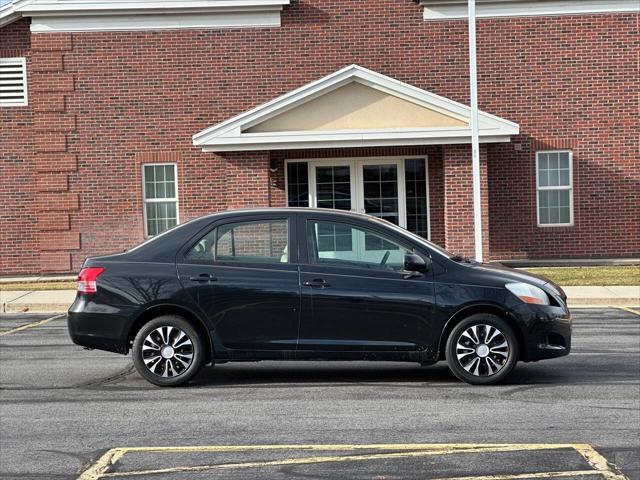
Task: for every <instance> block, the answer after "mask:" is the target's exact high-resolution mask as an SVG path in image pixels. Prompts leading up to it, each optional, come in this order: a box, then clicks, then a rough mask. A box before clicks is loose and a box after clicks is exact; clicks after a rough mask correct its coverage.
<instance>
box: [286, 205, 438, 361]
mask: <svg viewBox="0 0 640 480" xmlns="http://www.w3.org/2000/svg"><path fill="white" fill-rule="evenodd" d="M300 217H301V218H300V220H299V223H298V232H299V238H300V246H301V247H302V248H301V255H302V256H303V257H304V259H305V260H306V261H305V262H301V265H300V282H301V295H302V296H301V299H302V304H301V307H302V310H301V317H300V335H299V346H298V350H299V351H300V350H325V351H396V352H399V351H417V350H420V351H424V350H425V349H428V348H430V347H433V345H434V344H435V343H436V342H437V338H436V334H437V332H436V329H435V328H433V325H432V318H431V317H432V312H433V307H434V287H433V281H432V274H431V272H430V271H426V272H424V273H420V274H414V275H411V274H409V273H408V272H405V271H404V257H405V254H406V253H411V252H412V251H413V248H412V247H411V246H410V245H406V243H405V242H404V241H403V240H399V239H398V238H396V237H395V236H394V235H393V234H392V233H388V232H387V233H385V232H382V231H381V230H379V229H374V228H369V227H366V226H365V225H363V224H358V223H355V224H354V223H349V222H346V221H343V220H339V221H335V220H332V219H330V217H324V218H323V217H317V218H314V217H313V216H308V217H307V218H304V217H305V216H302V215H301V216H300Z"/></svg>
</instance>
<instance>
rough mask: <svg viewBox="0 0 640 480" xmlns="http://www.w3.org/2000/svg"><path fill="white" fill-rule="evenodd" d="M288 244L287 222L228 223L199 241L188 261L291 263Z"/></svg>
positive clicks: (188, 255) (189, 254)
mask: <svg viewBox="0 0 640 480" xmlns="http://www.w3.org/2000/svg"><path fill="white" fill-rule="evenodd" d="M288 243H289V228H288V222H287V220H260V221H252V222H238V223H229V224H226V225H221V226H219V227H218V228H215V229H214V230H211V231H210V232H209V233H207V234H206V235H205V236H204V237H202V238H201V239H200V240H198V242H197V243H196V244H195V245H194V246H193V247H191V249H190V250H189V251H188V252H187V254H186V255H185V260H186V261H187V262H188V263H214V262H215V261H223V262H245V263H250V262H258V263H288V262H289V246H288Z"/></svg>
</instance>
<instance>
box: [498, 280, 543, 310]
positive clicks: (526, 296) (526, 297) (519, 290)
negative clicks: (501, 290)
mask: <svg viewBox="0 0 640 480" xmlns="http://www.w3.org/2000/svg"><path fill="white" fill-rule="evenodd" d="M505 287H506V288H507V290H509V291H510V292H511V293H513V294H514V295H515V296H516V297H518V298H519V299H520V300H522V301H523V302H524V303H533V304H536V305H549V304H550V303H551V302H550V301H549V296H548V295H547V293H546V292H545V291H544V290H542V289H541V288H538V287H536V286H535V285H530V284H528V283H507V284H506V285H505Z"/></svg>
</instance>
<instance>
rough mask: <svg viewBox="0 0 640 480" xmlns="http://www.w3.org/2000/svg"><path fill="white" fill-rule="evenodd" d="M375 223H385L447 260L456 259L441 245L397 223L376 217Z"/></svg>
mask: <svg viewBox="0 0 640 480" xmlns="http://www.w3.org/2000/svg"><path fill="white" fill-rule="evenodd" d="M375 221H379V222H381V223H384V224H385V226H387V227H391V228H393V229H394V230H396V231H398V232H400V233H402V234H403V235H404V236H405V237H410V238H411V239H412V240H414V241H416V242H418V243H420V244H421V245H424V246H425V247H427V248H428V249H429V250H433V251H435V252H437V253H438V254H440V255H442V256H443V257H445V258H454V257H456V255H455V254H453V253H451V252H449V251H447V250H445V249H444V248H442V247H440V246H439V245H436V244H435V243H433V242H430V241H429V240H427V239H426V238H424V237H421V236H420V235H417V234H415V233H413V232H411V231H409V230H407V229H406V228H402V227H399V226H398V225H396V224H395V223H391V222H390V221H388V220H385V219H384V218H378V217H375Z"/></svg>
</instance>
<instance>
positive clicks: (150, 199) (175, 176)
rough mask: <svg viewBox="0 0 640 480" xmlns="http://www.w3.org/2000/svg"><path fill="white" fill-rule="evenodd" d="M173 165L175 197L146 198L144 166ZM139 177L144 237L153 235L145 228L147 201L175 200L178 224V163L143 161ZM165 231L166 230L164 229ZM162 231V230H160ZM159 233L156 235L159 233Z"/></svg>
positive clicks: (177, 222)
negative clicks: (140, 178) (140, 181)
mask: <svg viewBox="0 0 640 480" xmlns="http://www.w3.org/2000/svg"><path fill="white" fill-rule="evenodd" d="M169 165H171V166H173V178H174V182H175V189H174V190H175V197H173V198H147V192H146V190H145V177H144V168H145V167H160V166H162V167H167V166H169ZM141 171H142V173H141V177H142V218H143V223H144V237H145V238H150V237H152V236H155V235H149V232H148V230H147V203H164V202H175V204H176V225H180V201H179V200H178V198H179V197H180V195H179V193H178V164H177V163H174V162H157V163H143V164H142V165H141ZM165 231H166V230H165ZM160 233H163V232H160ZM160 233H158V234H156V235H160Z"/></svg>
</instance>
